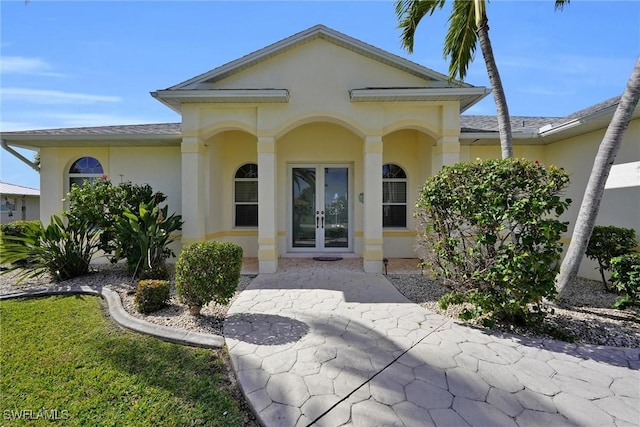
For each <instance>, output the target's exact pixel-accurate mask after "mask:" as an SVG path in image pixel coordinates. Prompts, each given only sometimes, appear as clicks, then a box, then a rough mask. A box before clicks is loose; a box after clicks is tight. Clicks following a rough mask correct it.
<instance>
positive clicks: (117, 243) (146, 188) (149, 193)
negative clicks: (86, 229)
mask: <svg viewBox="0 0 640 427" xmlns="http://www.w3.org/2000/svg"><path fill="white" fill-rule="evenodd" d="M166 199H167V196H165V195H164V194H163V193H161V192H156V193H154V192H153V189H152V188H151V186H150V185H148V184H144V185H139V184H132V183H130V182H123V183H121V184H118V185H113V184H112V183H111V181H109V180H108V179H101V180H96V181H89V180H86V181H84V182H83V183H82V185H81V186H78V185H75V184H74V185H73V186H72V187H71V191H70V192H69V194H67V200H68V201H69V210H67V211H66V212H64V215H65V216H66V217H68V218H69V219H71V220H74V219H78V220H83V221H84V220H86V221H89V223H90V224H93V225H94V226H95V227H97V228H99V229H100V250H102V251H103V252H104V254H105V255H106V256H107V257H108V258H109V259H110V260H111V261H112V262H117V261H118V260H120V259H125V258H128V257H129V256H130V255H131V253H135V252H136V251H137V246H136V244H135V242H132V241H131V240H129V239H128V237H129V236H128V233H126V234H125V235H124V236H123V235H120V234H119V233H118V231H117V229H116V224H117V222H118V220H119V219H120V218H122V217H123V215H124V212H125V211H126V210H129V211H132V212H137V211H138V209H139V206H140V205H141V204H143V203H144V204H145V205H147V206H158V205H160V203H162V202H164V201H165V200H166Z"/></svg>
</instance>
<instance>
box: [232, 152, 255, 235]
mask: <svg viewBox="0 0 640 427" xmlns="http://www.w3.org/2000/svg"><path fill="white" fill-rule="evenodd" d="M234 205H235V226H236V227H257V226H258V165H256V164H255V163H247V164H246V165H242V166H240V168H239V169H238V170H237V171H236V175H235V177H234Z"/></svg>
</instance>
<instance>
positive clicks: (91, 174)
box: [69, 157, 104, 189]
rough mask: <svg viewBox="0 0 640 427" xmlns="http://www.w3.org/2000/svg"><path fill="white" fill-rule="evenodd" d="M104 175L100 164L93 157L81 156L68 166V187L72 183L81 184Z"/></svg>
mask: <svg viewBox="0 0 640 427" xmlns="http://www.w3.org/2000/svg"><path fill="white" fill-rule="evenodd" d="M103 175H104V171H103V170H102V165H101V164H100V162H99V161H98V160H97V159H94V158H93V157H81V158H79V159H78V160H76V161H75V162H74V163H73V164H72V165H71V167H70V168H69V189H71V186H72V185H73V184H76V185H78V186H80V187H81V186H82V183H83V182H84V181H95V180H97V179H100V178H101V177H102V176H103Z"/></svg>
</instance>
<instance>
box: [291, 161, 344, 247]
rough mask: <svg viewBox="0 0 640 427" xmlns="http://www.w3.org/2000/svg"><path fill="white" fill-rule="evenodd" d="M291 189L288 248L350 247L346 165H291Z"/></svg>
mask: <svg viewBox="0 0 640 427" xmlns="http://www.w3.org/2000/svg"><path fill="white" fill-rule="evenodd" d="M289 174H290V175H289V177H290V183H291V191H290V197H291V198H290V200H291V221H290V224H291V230H290V238H289V244H290V249H291V250H292V251H300V252H304V251H308V252H313V251H319V252H324V251H326V252H347V251H351V208H350V206H351V205H350V201H349V180H350V178H349V166H348V165H308V164H304V165H293V166H291V167H290V172H289Z"/></svg>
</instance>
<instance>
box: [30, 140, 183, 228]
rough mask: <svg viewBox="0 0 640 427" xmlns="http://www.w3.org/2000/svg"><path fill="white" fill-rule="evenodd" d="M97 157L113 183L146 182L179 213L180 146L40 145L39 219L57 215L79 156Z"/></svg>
mask: <svg viewBox="0 0 640 427" xmlns="http://www.w3.org/2000/svg"><path fill="white" fill-rule="evenodd" d="M87 156H88V157H94V158H96V159H97V160H98V161H99V162H100V164H101V165H102V168H103V170H104V174H105V175H107V177H108V178H109V179H110V180H111V182H113V183H114V184H118V183H119V182H121V181H131V182H132V183H134V184H149V185H151V187H152V188H153V189H154V191H161V192H163V193H164V194H166V195H167V204H168V205H169V211H172V212H176V213H178V214H180V213H181V205H180V200H181V191H180V148H179V147H53V148H49V147H46V148H42V149H41V150H40V158H41V162H42V168H41V170H40V188H41V203H42V207H41V210H40V219H41V220H42V222H43V223H45V224H48V223H49V218H50V217H51V215H54V214H55V215H59V214H60V213H61V212H62V210H63V209H65V207H66V206H65V204H64V202H63V199H64V198H65V197H66V194H67V193H68V192H69V168H70V167H71V165H72V164H73V163H74V162H75V161H76V160H78V159H79V158H81V157H87Z"/></svg>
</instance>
